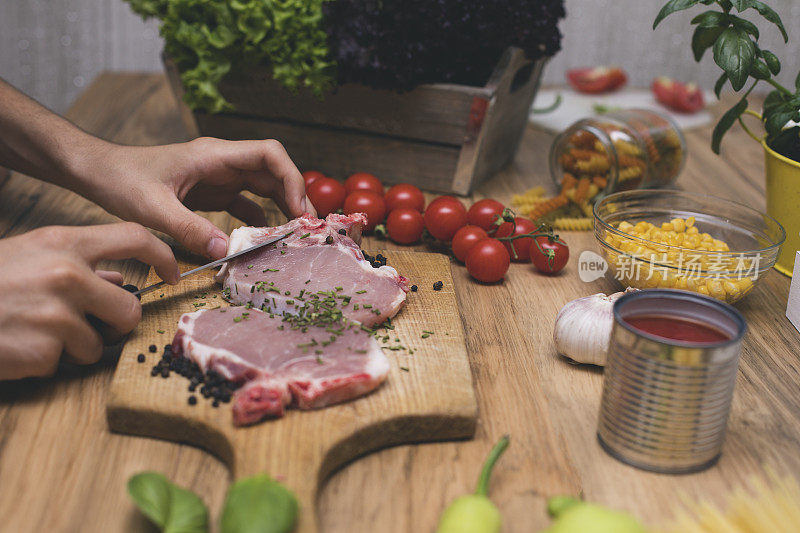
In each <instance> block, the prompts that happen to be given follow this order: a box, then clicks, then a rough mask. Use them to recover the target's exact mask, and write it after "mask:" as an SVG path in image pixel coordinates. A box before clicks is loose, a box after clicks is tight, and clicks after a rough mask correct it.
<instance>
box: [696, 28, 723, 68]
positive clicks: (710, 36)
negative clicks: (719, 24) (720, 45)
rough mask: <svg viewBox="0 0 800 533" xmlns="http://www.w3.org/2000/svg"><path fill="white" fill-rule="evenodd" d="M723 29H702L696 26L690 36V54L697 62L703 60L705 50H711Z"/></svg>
mask: <svg viewBox="0 0 800 533" xmlns="http://www.w3.org/2000/svg"><path fill="white" fill-rule="evenodd" d="M723 31H725V28H704V27H702V26H698V27H697V29H695V30H694V34H693V35H692V52H693V53H694V58H695V60H697V61H700V60H701V59H703V55H704V54H705V53H706V50H708V49H709V48H711V47H712V46H713V45H714V43H715V42H717V39H718V38H719V36H720V35H721V34H722V32H723Z"/></svg>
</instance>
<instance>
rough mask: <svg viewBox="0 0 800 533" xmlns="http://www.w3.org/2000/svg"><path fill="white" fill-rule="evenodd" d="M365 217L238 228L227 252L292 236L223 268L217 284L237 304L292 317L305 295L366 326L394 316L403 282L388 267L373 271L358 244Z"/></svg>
mask: <svg viewBox="0 0 800 533" xmlns="http://www.w3.org/2000/svg"><path fill="white" fill-rule="evenodd" d="M365 223H366V216H365V215H363V214H361V213H356V214H353V215H349V216H345V215H337V214H330V215H328V217H327V218H326V219H325V220H321V219H318V218H316V217H313V216H311V215H309V214H305V215H303V216H302V217H300V218H296V219H294V220H291V221H289V222H288V223H286V224H284V225H282V226H276V227H272V228H254V227H241V228H238V229H235V230H234V231H233V233H231V239H230V243H229V245H228V254H232V253H235V252H238V251H240V250H244V249H245V248H247V247H249V246H253V245H255V244H258V243H259V242H263V241H265V240H267V239H270V238H273V237H276V236H279V235H283V234H286V233H289V232H294V233H292V235H290V236H289V237H287V238H286V239H284V240H283V241H281V242H279V243H277V244H275V245H274V246H268V247H266V248H262V249H260V250H256V251H254V252H253V253H252V254H247V255H246V256H243V257H240V258H238V259H235V260H233V261H231V262H229V263H228V264H227V265H225V266H224V267H223V268H222V270H220V272H219V274H217V280H218V281H222V283H223V287H224V289H223V293H224V294H225V296H226V298H228V299H229V300H230V301H231V302H233V303H235V304H238V305H246V304H249V303H252V305H253V307H256V308H261V309H262V310H264V311H267V312H271V313H276V314H283V313H285V312H288V313H292V314H296V313H297V312H298V310H299V309H300V308H302V307H303V306H305V305H307V299H308V296H309V295H311V294H316V295H320V294H321V293H328V294H330V295H332V296H333V297H335V298H336V299H337V301H338V302H339V306H340V308H341V310H342V312H343V313H344V315H345V316H346V317H347V318H349V319H350V320H357V321H358V322H361V323H362V324H365V325H367V326H371V325H374V324H379V323H381V322H383V321H385V320H386V319H387V318H391V317H393V316H394V315H396V314H397V312H398V311H399V310H400V308H401V307H402V306H403V303H405V300H406V292H408V287H409V284H408V280H407V279H406V278H404V277H403V276H401V275H399V274H398V273H397V271H396V270H395V269H394V268H392V267H390V266H381V267H379V268H373V266H372V264H370V262H369V261H366V260H365V259H364V255H363V253H362V252H361V249H360V248H359V246H358V243H360V242H361V228H362V227H363V225H364V224H365Z"/></svg>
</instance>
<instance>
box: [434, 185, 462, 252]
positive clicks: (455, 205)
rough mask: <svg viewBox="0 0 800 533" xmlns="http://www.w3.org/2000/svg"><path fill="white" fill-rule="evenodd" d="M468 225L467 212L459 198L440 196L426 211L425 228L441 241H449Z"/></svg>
mask: <svg viewBox="0 0 800 533" xmlns="http://www.w3.org/2000/svg"><path fill="white" fill-rule="evenodd" d="M466 225H467V210H466V209H465V208H464V204H462V203H461V202H460V201H459V200H458V199H457V198H454V197H452V196H440V197H438V198H436V199H435V200H434V201H432V202H431V203H430V205H428V208H427V209H426V210H425V228H427V230H428V232H429V233H430V234H431V235H433V236H434V237H435V238H437V239H439V240H440V241H449V240H451V239H452V238H453V236H454V235H455V234H456V232H457V231H458V230H459V229H461V228H463V227H464V226H466Z"/></svg>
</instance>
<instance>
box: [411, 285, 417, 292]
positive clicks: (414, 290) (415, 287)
mask: <svg viewBox="0 0 800 533" xmlns="http://www.w3.org/2000/svg"><path fill="white" fill-rule="evenodd" d="M418 288H419V287H417V286H416V285H412V286H411V292H417V289H418Z"/></svg>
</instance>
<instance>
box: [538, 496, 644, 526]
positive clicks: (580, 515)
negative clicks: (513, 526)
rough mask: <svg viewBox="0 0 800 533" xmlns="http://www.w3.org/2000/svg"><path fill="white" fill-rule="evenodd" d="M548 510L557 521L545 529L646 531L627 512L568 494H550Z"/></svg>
mask: <svg viewBox="0 0 800 533" xmlns="http://www.w3.org/2000/svg"><path fill="white" fill-rule="evenodd" d="M547 512H548V513H550V516H552V517H554V518H555V522H553V524H552V525H551V526H550V527H549V528H547V529H545V530H544V531H543V532H542V533H647V530H646V529H645V528H644V526H642V525H641V524H640V523H639V522H638V521H637V520H636V519H635V518H634V517H633V516H631V515H629V514H628V513H625V512H622V511H616V510H614V509H609V508H608V507H603V506H602V505H597V504H594V503H588V502H584V501H582V500H578V499H576V498H570V497H568V496H561V497H557V498H550V500H548V502H547Z"/></svg>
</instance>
